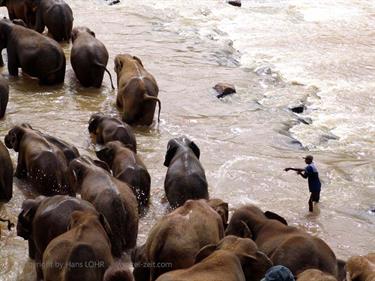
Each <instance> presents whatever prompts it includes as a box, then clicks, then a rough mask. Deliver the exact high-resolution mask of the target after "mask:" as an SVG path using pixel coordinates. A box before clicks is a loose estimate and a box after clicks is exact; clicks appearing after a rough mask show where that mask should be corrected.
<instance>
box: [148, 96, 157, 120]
mask: <svg viewBox="0 0 375 281" xmlns="http://www.w3.org/2000/svg"><path fill="white" fill-rule="evenodd" d="M145 100H153V101H156V102H157V103H158V104H159V113H158V122H160V111H161V102H160V100H159V99H158V98H157V97H154V96H150V95H146V96H145Z"/></svg>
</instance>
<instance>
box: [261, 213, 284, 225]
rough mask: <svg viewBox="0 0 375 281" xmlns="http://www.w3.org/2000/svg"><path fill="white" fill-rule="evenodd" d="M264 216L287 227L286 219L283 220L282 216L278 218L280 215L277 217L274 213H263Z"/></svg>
mask: <svg viewBox="0 0 375 281" xmlns="http://www.w3.org/2000/svg"><path fill="white" fill-rule="evenodd" d="M264 215H265V216H266V217H267V218H268V219H270V220H277V221H279V222H281V223H282V224H285V225H288V222H287V221H286V219H284V218H283V217H282V216H280V215H278V214H276V213H274V212H271V211H266V212H264Z"/></svg>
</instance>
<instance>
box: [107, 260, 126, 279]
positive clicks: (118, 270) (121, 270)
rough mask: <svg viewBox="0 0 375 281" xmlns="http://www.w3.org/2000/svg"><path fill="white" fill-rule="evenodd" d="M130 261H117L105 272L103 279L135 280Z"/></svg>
mask: <svg viewBox="0 0 375 281" xmlns="http://www.w3.org/2000/svg"><path fill="white" fill-rule="evenodd" d="M129 266H130V263H124V262H115V263H113V264H112V265H111V266H110V267H108V269H107V270H106V272H105V273H104V277H103V281H119V280H133V274H132V273H131V271H130V270H129Z"/></svg>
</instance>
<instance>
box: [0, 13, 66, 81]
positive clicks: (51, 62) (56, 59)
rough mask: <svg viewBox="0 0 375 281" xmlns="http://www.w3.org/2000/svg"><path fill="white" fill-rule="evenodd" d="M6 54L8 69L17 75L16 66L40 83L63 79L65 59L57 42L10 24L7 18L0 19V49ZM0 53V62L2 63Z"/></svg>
mask: <svg viewBox="0 0 375 281" xmlns="http://www.w3.org/2000/svg"><path fill="white" fill-rule="evenodd" d="M4 48H6V49H7V53H8V72H9V74H10V75H11V76H18V68H22V71H23V72H25V73H27V74H28V75H30V76H32V77H37V78H38V79H39V83H40V84H42V85H55V84H60V83H62V82H64V78H65V67H66V60H65V55H64V52H63V50H62V49H61V47H60V45H59V44H58V43H57V42H56V41H54V40H53V39H51V38H48V37H46V36H43V35H42V34H39V33H37V32H35V31H34V30H31V29H28V28H25V27H24V26H21V25H20V24H14V23H12V22H11V21H10V20H8V19H2V20H0V52H1V51H2V50H3V49H4ZM3 64H4V62H3V59H2V57H1V56H0V65H3Z"/></svg>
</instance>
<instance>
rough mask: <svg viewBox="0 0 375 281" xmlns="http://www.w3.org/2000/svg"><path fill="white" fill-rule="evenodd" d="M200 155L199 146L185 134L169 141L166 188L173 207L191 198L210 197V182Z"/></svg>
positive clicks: (166, 160)
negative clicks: (208, 182)
mask: <svg viewBox="0 0 375 281" xmlns="http://www.w3.org/2000/svg"><path fill="white" fill-rule="evenodd" d="M199 156H200V149H199V147H198V146H197V145H196V144H195V143H194V142H193V141H191V140H190V139H188V138H187V137H185V136H183V137H179V138H175V139H171V140H170V141H169V142H168V147H167V153H166V155H165V161H164V166H166V167H168V171H167V174H166V176H165V181H164V189H165V194H166V196H167V199H168V201H169V204H170V205H171V207H172V208H175V207H178V206H181V205H183V204H184V203H185V201H186V200H189V199H208V184H207V180H206V175H205V172H204V169H203V167H202V164H201V163H200V161H199Z"/></svg>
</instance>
